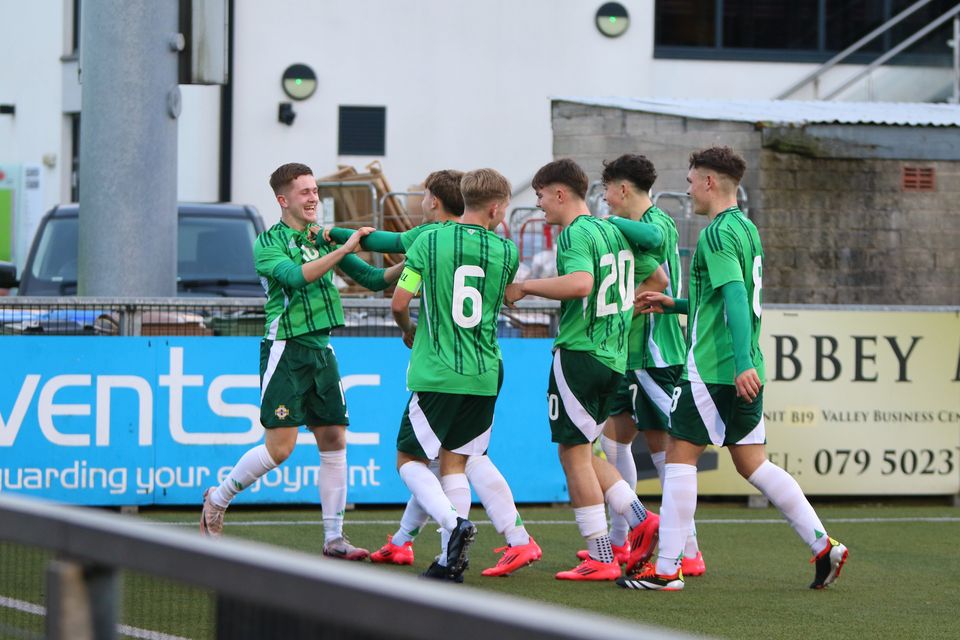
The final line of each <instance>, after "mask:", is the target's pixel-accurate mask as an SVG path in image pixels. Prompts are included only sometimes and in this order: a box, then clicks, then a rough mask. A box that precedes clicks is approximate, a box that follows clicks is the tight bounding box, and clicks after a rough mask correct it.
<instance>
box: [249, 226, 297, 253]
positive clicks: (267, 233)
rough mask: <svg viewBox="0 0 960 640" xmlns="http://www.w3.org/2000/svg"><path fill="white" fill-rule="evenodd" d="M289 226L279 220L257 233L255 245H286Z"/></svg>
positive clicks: (263, 246)
mask: <svg viewBox="0 0 960 640" xmlns="http://www.w3.org/2000/svg"><path fill="white" fill-rule="evenodd" d="M288 230H289V227H288V226H286V225H285V224H283V223H281V222H278V223H276V224H275V225H273V226H272V227H270V228H269V229H264V230H263V231H261V232H260V233H259V234H258V235H257V239H256V241H255V242H254V247H258V248H264V249H266V248H270V247H281V248H282V247H284V246H285V245H286V244H287V235H288V234H287V231H288Z"/></svg>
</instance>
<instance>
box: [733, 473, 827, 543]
mask: <svg viewBox="0 0 960 640" xmlns="http://www.w3.org/2000/svg"><path fill="white" fill-rule="evenodd" d="M747 480H748V481H749V482H750V484H752V485H753V486H755V487H756V488H757V489H760V491H761V493H763V495H765V496H766V497H767V499H769V500H770V502H772V503H773V506H775V507H776V508H777V509H779V510H780V513H782V514H783V517H784V518H786V519H787V522H789V523H790V526H791V527H793V530H794V531H796V532H797V535H798V536H800V538H801V539H802V540H803V541H804V542H805V543H806V544H807V546H809V547H810V550H811V551H812V552H813V554H814V555H816V554H818V553H820V552H821V551H823V549H824V548H825V547H826V546H827V544H829V541H828V539H827V531H826V529H824V528H823V524H822V523H821V522H820V518H818V517H817V512H816V511H814V510H813V507H812V506H810V501H809V500H807V497H806V496H805V495H803V490H802V489H801V488H800V485H799V484H797V481H796V480H794V479H793V476H791V475H790V474H789V473H787V472H786V471H784V470H783V469H781V468H780V467H778V466H777V465H775V464H773V463H772V462H770V461H769V460H764V461H763V464H761V465H760V466H759V467H757V470H756V471H754V472H753V474H752V475H751V476H750V477H749V478H747Z"/></svg>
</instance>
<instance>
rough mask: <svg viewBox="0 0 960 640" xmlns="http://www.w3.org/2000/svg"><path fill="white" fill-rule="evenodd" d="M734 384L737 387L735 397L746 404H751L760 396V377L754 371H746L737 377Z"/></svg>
mask: <svg viewBox="0 0 960 640" xmlns="http://www.w3.org/2000/svg"><path fill="white" fill-rule="evenodd" d="M734 384H735V385H736V387H737V397H738V398H743V399H744V400H746V401H747V402H753V401H754V400H755V399H756V397H757V396H758V395H760V387H761V385H760V376H758V375H757V370H756V369H747V370H746V371H744V372H743V373H741V374H740V375H738V376H737V378H736V380H735V381H734Z"/></svg>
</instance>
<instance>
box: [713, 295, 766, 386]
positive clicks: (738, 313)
mask: <svg viewBox="0 0 960 640" xmlns="http://www.w3.org/2000/svg"><path fill="white" fill-rule="evenodd" d="M720 292H721V293H722V294H723V307H724V311H725V313H724V315H725V316H726V319H727V328H728V329H729V330H730V339H731V342H732V343H733V359H734V362H735V363H736V367H737V377H736V380H735V381H734V384H736V387H737V395H738V396H740V397H741V398H744V399H745V400H749V401H753V399H754V398H756V397H757V394H758V393H760V377H759V376H758V375H757V370H756V369H755V368H754V366H753V359H752V358H751V357H750V340H751V335H750V306H749V305H748V304H747V289H746V287H744V286H743V282H740V281H739V280H737V281H734V282H728V283H726V284H725V285H723V286H722V287H721V288H720Z"/></svg>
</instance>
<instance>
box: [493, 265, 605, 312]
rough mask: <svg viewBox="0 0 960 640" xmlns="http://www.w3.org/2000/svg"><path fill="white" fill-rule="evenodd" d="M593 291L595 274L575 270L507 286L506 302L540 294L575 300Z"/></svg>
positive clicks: (545, 296)
mask: <svg viewBox="0 0 960 640" xmlns="http://www.w3.org/2000/svg"><path fill="white" fill-rule="evenodd" d="M591 291H593V274H591V273H589V272H587V271H574V272H573V273H568V274H567V275H565V276H558V277H556V278H539V279H537V280H524V281H523V282H515V283H513V284H511V285H508V286H507V290H506V292H505V293H504V302H506V303H507V304H508V305H513V303H515V302H516V301H517V300H521V299H523V298H525V297H526V296H540V297H541V298H549V299H550V300H574V299H576V298H583V297H586V296H588V295H590V292H591Z"/></svg>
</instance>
